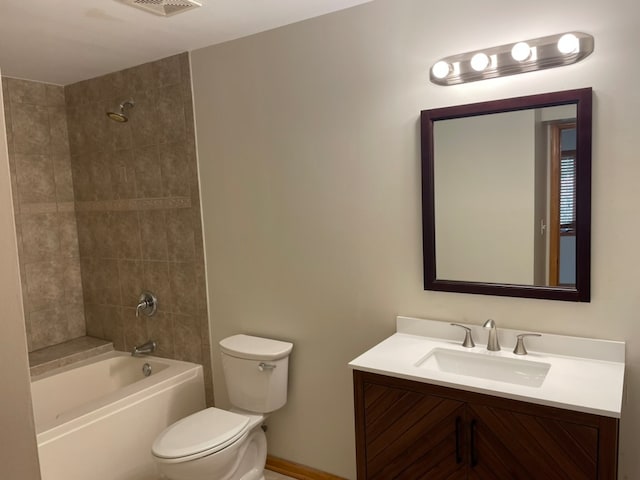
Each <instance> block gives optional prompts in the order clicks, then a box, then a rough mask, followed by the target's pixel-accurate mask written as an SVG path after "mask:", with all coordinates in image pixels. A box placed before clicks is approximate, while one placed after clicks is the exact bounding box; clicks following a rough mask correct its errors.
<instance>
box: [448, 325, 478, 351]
mask: <svg viewBox="0 0 640 480" xmlns="http://www.w3.org/2000/svg"><path fill="white" fill-rule="evenodd" d="M450 325H451V326H452V327H460V328H464V341H463V342H462V346H463V347H466V348H473V347H475V346H476V344H475V343H474V342H473V337H472V336H471V329H470V328H469V327H465V326H464V325H460V324H459V323H452V324H450Z"/></svg>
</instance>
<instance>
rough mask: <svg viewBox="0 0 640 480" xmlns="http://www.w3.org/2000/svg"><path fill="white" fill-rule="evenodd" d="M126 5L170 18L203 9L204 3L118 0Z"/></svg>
mask: <svg viewBox="0 0 640 480" xmlns="http://www.w3.org/2000/svg"><path fill="white" fill-rule="evenodd" d="M118 1H119V2H121V3H124V4H126V5H131V6H133V7H138V8H141V9H143V10H146V11H147V12H151V13H155V14H156V15H161V16H163V17H169V16H171V15H175V14H176V13H181V12H187V11H189V10H193V9H194V8H197V7H201V6H202V3H200V2H196V1H194V0H118Z"/></svg>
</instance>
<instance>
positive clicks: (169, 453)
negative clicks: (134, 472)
mask: <svg viewBox="0 0 640 480" xmlns="http://www.w3.org/2000/svg"><path fill="white" fill-rule="evenodd" d="M292 348H293V344H291V343H289V342H281V341H279V340H271V339H267V338H260V337H253V336H249V335H234V336H232V337H228V338H225V339H224V340H221V341H220V349H221V354H222V368H223V371H224V379H225V382H226V385H227V390H228V392H229V400H230V401H231V405H232V406H233V407H232V408H231V411H227V410H221V409H219V408H207V409H206V410H202V411H200V412H197V413H194V414H193V415H190V416H188V417H186V418H183V419H182V420H179V421H177V422H176V423H174V424H173V425H171V426H169V427H168V428H166V429H165V430H164V431H163V432H162V433H161V434H160V435H158V437H157V438H156V440H155V441H154V442H153V446H152V447H151V453H152V455H153V458H154V460H155V462H156V465H157V466H158V470H159V472H160V473H161V475H163V478H167V479H170V480H263V479H264V473H263V471H264V465H265V461H266V458H267V440H266V437H265V434H264V432H263V430H262V428H261V427H262V422H263V421H264V419H265V415H266V414H267V413H269V412H273V411H274V410H277V409H279V408H280V407H282V406H283V405H284V404H285V403H286V402H287V377H288V370H289V354H290V353H291V350H292Z"/></svg>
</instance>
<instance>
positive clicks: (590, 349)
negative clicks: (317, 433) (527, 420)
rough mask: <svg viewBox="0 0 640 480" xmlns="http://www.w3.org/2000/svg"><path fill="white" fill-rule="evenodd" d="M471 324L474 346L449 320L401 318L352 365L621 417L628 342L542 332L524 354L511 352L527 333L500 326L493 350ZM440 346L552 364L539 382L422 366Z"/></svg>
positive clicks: (528, 342)
mask: <svg viewBox="0 0 640 480" xmlns="http://www.w3.org/2000/svg"><path fill="white" fill-rule="evenodd" d="M466 326H468V327H470V328H472V331H473V337H474V339H475V341H476V346H475V347H474V348H471V349H469V348H464V347H462V345H461V343H462V339H463V338H464V332H463V331H462V329H459V328H456V327H452V326H450V324H449V322H440V321H435V320H424V319H416V318H409V317H398V319H397V333H395V334H393V335H392V336H391V337H389V338H387V339H386V340H384V341H382V342H381V343H379V344H378V345H376V346H374V347H373V348H371V349H370V350H368V351H366V352H365V353H363V354H362V355H360V356H359V357H357V358H356V359H354V360H353V361H351V362H350V363H349V366H350V367H351V368H352V369H354V370H361V371H365V372H371V373H378V374H381V375H387V376H390V377H397V378H404V379H407V380H414V381H417V382H423V383H430V384H434V385H441V386H445V387H452V388H458V389H461V390H466V391H471V392H477V393H484V394H489V395H494V396H498V397H504V398H510V399H514V400H521V401H526V402H531V403H536V404H539V405H548V406H552V407H558V408H564V409H568V410H575V411H579V412H585V413H592V414H596V415H603V416H607V417H614V418H620V412H621V409H622V394H623V384H624V365H625V364H624V349H625V344H624V342H614V341H609V340H598V339H589V338H579V337H570V336H563V335H554V334H545V333H543V334H542V337H528V338H527V339H526V345H527V350H528V351H529V354H528V355H525V356H521V355H515V354H513V353H512V351H513V347H514V345H515V338H516V337H515V336H516V335H517V334H518V333H526V332H524V331H516V330H509V329H500V328H498V333H499V339H500V343H501V346H502V350H501V351H499V352H489V351H487V349H486V344H481V343H480V342H481V341H485V340H486V338H487V333H488V331H487V330H485V329H483V328H482V326H481V325H466ZM527 332H529V331H527ZM534 332H535V331H534ZM435 348H441V349H442V348H444V349H447V350H453V351H459V352H473V353H478V354H485V355H489V356H497V357H502V358H510V359H518V360H529V361H534V362H543V363H548V364H550V365H551V367H550V368H549V371H548V373H547V375H546V378H545V379H544V382H543V383H542V385H541V386H539V387H531V386H525V385H517V384H513V383H507V382H501V381H496V380H488V379H484V378H477V377H472V376H468V375H459V374H454V373H447V372H441V371H435V370H430V369H425V368H421V367H420V366H419V364H420V362H421V361H422V360H423V359H424V358H425V356H427V355H428V354H429V352H431V351H433V349H435ZM559 352H566V353H568V354H564V355H563V354H560V353H559Z"/></svg>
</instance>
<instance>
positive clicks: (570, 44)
mask: <svg viewBox="0 0 640 480" xmlns="http://www.w3.org/2000/svg"><path fill="white" fill-rule="evenodd" d="M579 47H580V41H579V40H578V37H576V36H575V35H574V34H573V33H565V34H564V35H563V36H561V37H560V40H558V50H560V53H564V54H568V53H574V52H576V51H577V50H578V48H579Z"/></svg>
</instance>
